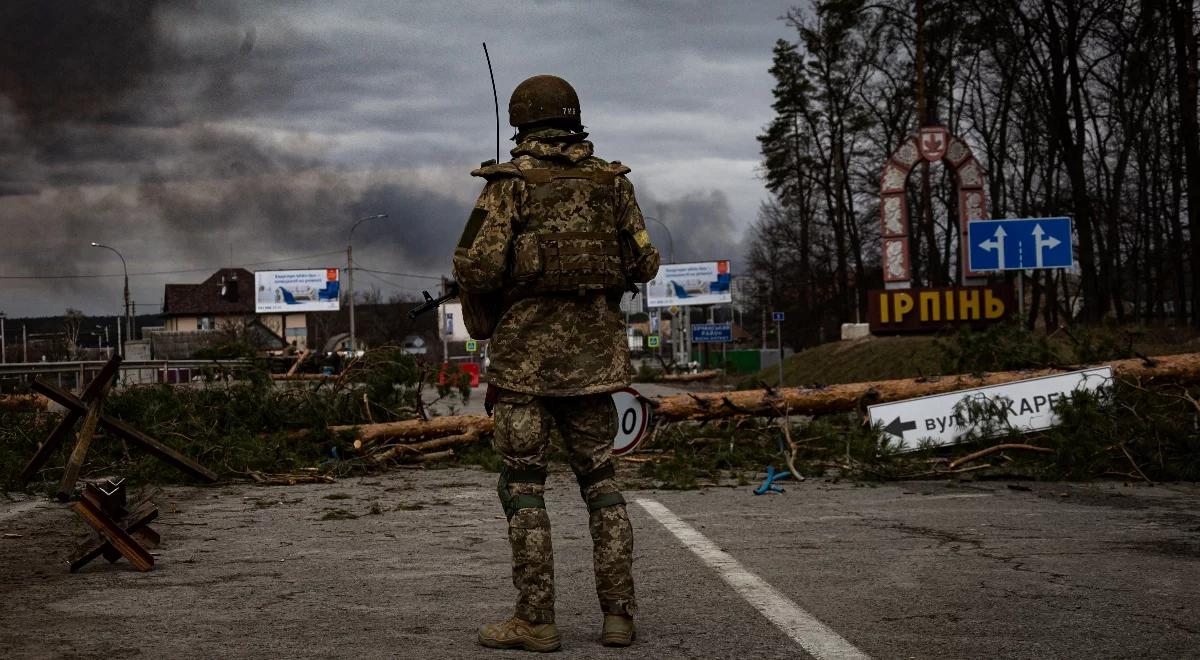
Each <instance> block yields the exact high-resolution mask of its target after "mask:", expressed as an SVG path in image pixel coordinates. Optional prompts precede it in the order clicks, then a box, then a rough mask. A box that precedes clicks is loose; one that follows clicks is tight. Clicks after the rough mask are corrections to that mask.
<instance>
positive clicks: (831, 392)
mask: <svg viewBox="0 0 1200 660" xmlns="http://www.w3.org/2000/svg"><path fill="white" fill-rule="evenodd" d="M1098 366H1111V367H1112V368H1113V373H1114V374H1115V375H1116V376H1117V377H1119V378H1122V379H1127V380H1139V381H1143V382H1146V381H1152V382H1169V383H1180V384H1190V383H1200V353H1186V354H1183V355H1168V356H1163V357H1155V358H1150V359H1149V360H1143V359H1140V358H1135V359H1131V360H1116V361H1113V362H1108V363H1105V364H1102V365H1098ZM1082 368H1084V367H1075V368H1072V369H1071V370H1074V369H1082ZM1064 371H1067V370H1065V369H1037V370H1029V371H1007V372H1000V373H994V374H982V375H958V376H942V377H940V378H921V379H915V378H908V379H900V380H884V381H877V382H873V383H849V384H845V385H830V386H828V387H817V388H810V387H785V388H780V389H774V390H742V391H739V392H706V393H700V392H689V393H686V394H678V395H674V396H670V397H661V398H658V399H657V400H656V401H655V402H656V403H657V404H658V405H657V406H655V409H654V414H655V416H657V417H658V418H659V419H661V420H664V421H682V420H688V419H693V420H701V419H717V418H721V417H733V416H737V415H757V416H766V417H777V416H782V415H784V414H785V413H790V414H793V415H821V414H828V413H836V412H849V411H853V410H856V409H858V407H859V406H862V405H868V404H874V403H882V402H886V401H900V400H902V399H912V398H916V397H921V396H929V395H931V394H944V393H946V392H954V391H956V390H965V389H970V388H973V387H986V386H989V385H999V384H1001V383H1009V382H1012V381H1015V380H1023V379H1026V378H1037V377H1040V376H1052V375H1054V374H1059V373H1063V372H1064Z"/></svg>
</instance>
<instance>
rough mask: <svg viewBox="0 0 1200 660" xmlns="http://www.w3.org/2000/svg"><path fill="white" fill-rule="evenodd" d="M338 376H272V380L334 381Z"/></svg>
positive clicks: (289, 374)
mask: <svg viewBox="0 0 1200 660" xmlns="http://www.w3.org/2000/svg"><path fill="white" fill-rule="evenodd" d="M334 378H337V376H327V375H325V374H293V373H290V372H289V373H286V374H271V380H333V379H334Z"/></svg>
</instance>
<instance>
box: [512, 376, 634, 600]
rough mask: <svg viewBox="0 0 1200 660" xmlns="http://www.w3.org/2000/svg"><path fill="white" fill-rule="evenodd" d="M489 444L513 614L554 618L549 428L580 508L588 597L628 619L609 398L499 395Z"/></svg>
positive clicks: (624, 528)
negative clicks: (507, 547) (497, 464)
mask: <svg viewBox="0 0 1200 660" xmlns="http://www.w3.org/2000/svg"><path fill="white" fill-rule="evenodd" d="M495 413H496V426H495V439H494V446H495V448H496V451H497V452H498V453H499V454H500V456H501V457H502V458H503V460H504V468H503V469H502V471H501V474H500V481H499V484H498V485H497V491H498V494H499V496H500V501H501V504H502V505H503V506H504V509H505V514H506V515H507V516H508V540H509V543H510V544H511V545H512V576H513V586H515V587H516V588H517V607H516V612H515V613H516V615H517V616H518V617H521V618H522V619H525V620H527V621H532V622H534V623H551V622H553V621H554V550H553V547H552V545H551V542H550V516H549V515H548V514H547V513H546V508H545V503H544V501H543V500H542V495H543V494H544V493H545V490H546V487H545V470H546V451H547V449H548V448H549V445H550V429H551V425H554V426H555V427H557V428H558V432H559V435H561V436H562V439H563V445H564V446H565V449H566V451H567V455H568V458H569V462H570V465H571V469H572V470H573V471H574V472H575V476H576V479H577V480H578V481H579V483H580V494H581V495H582V496H583V499H584V502H585V503H587V505H588V510H589V514H588V516H589V519H588V527H589V528H590V530H591V534H592V561H593V566H594V569H595V574H596V594H597V596H599V598H600V608H601V609H602V610H603V611H604V612H605V613H606V614H624V615H627V616H633V614H634V611H635V609H636V604H635V602H634V596H633V573H632V568H633V526H632V525H630V523H629V514H628V513H626V511H625V501H624V499H622V498H621V494H620V490H619V489H618V488H617V484H616V481H615V480H614V479H613V476H612V471H611V466H612V443H613V436H614V435H616V411H615V410H614V408H613V403H612V397H611V396H609V395H608V394H594V395H588V396H573V397H539V396H533V395H529V394H521V393H518V392H512V391H508V390H502V391H501V392H500V395H499V398H498V400H497V402H496V410H495Z"/></svg>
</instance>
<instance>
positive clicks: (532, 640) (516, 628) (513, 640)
mask: <svg viewBox="0 0 1200 660" xmlns="http://www.w3.org/2000/svg"><path fill="white" fill-rule="evenodd" d="M479 643H480V644H483V645H484V646H486V647H488V648H492V649H517V648H520V649H525V650H526V651H557V650H558V648H559V647H560V646H562V638H561V637H559V636H558V628H556V627H555V626H554V624H553V623H531V622H529V621H526V620H525V619H519V618H517V617H515V616H514V617H512V618H511V619H509V620H508V621H505V622H504V623H490V624H488V625H486V626H481V627H480V628H479Z"/></svg>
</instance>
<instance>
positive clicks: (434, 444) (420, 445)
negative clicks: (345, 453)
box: [371, 429, 482, 464]
mask: <svg viewBox="0 0 1200 660" xmlns="http://www.w3.org/2000/svg"><path fill="white" fill-rule="evenodd" d="M480 437H482V434H481V433H480V432H479V430H478V429H470V430H468V431H467V432H466V433H459V434H457V435H448V436H445V437H442V438H434V439H433V440H426V441H424V442H414V443H411V444H398V445H391V446H390V447H388V448H387V449H385V450H383V451H380V452H378V453H376V454H374V455H372V456H371V462H373V463H376V464H380V463H387V462H388V461H392V460H397V459H399V460H406V459H416V460H421V459H420V458H419V457H420V455H422V454H424V453H425V452H429V451H432V450H435V449H444V448H446V447H457V446H460V445H470V444H474V443H476V442H479V438H480Z"/></svg>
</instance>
